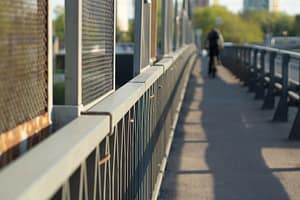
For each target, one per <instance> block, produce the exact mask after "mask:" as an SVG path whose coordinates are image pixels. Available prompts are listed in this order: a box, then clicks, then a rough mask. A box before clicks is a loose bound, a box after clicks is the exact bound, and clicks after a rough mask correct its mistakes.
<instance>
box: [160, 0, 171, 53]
mask: <svg viewBox="0 0 300 200" xmlns="http://www.w3.org/2000/svg"><path fill="white" fill-rule="evenodd" d="M172 9H173V6H172V0H164V1H163V2H162V53H163V55H167V54H169V53H170V52H171V50H172V24H173V23H172V16H173V12H172Z"/></svg>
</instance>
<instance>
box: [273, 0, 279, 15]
mask: <svg viewBox="0 0 300 200" xmlns="http://www.w3.org/2000/svg"><path fill="white" fill-rule="evenodd" d="M271 3H272V4H271V6H272V7H271V8H272V11H273V12H278V11H279V0H273V1H272V2H271Z"/></svg>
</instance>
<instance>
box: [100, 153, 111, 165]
mask: <svg viewBox="0 0 300 200" xmlns="http://www.w3.org/2000/svg"><path fill="white" fill-rule="evenodd" d="M110 157H111V156H110V154H107V155H105V156H104V158H102V159H101V160H100V161H99V165H104V164H105V163H107V162H108V161H109V160H110Z"/></svg>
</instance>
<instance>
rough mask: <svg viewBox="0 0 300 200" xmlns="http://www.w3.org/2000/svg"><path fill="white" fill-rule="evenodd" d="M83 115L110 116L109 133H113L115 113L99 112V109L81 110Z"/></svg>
mask: <svg viewBox="0 0 300 200" xmlns="http://www.w3.org/2000/svg"><path fill="white" fill-rule="evenodd" d="M81 115H96V116H103V115H105V116H108V117H109V135H112V134H113V115H112V114H111V113H110V112H97V111H93V112H90V111H86V112H81Z"/></svg>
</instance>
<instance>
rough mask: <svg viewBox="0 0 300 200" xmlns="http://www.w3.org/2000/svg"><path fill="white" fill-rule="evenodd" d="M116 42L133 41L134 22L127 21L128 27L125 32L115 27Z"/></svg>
mask: <svg viewBox="0 0 300 200" xmlns="http://www.w3.org/2000/svg"><path fill="white" fill-rule="evenodd" d="M117 34H118V35H117V42H121V43H123V42H124V43H128V42H134V22H133V20H132V21H129V27H128V31H127V32H120V31H119V30H118V29H117Z"/></svg>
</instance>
